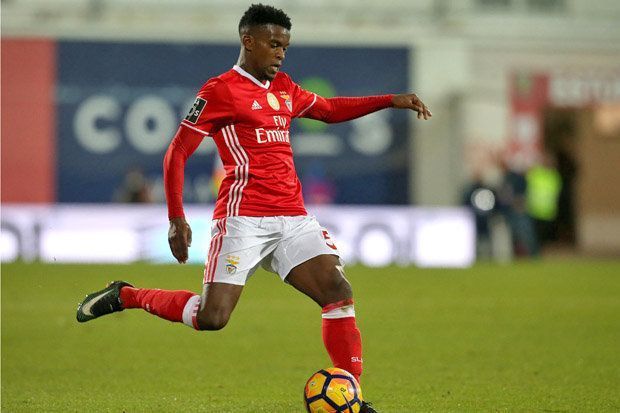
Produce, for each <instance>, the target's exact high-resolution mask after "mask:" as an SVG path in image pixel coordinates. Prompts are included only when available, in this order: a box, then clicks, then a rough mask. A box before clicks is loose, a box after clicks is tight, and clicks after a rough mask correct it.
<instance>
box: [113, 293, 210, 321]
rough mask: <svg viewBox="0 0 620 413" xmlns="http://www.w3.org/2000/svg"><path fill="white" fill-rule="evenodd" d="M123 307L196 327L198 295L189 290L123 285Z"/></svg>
mask: <svg viewBox="0 0 620 413" xmlns="http://www.w3.org/2000/svg"><path fill="white" fill-rule="evenodd" d="M120 298H121V302H122V305H123V308H125V309H127V308H142V309H144V310H146V311H147V312H149V313H151V314H154V315H156V316H158V317H161V318H163V319H165V320H169V321H174V322H183V323H184V324H186V325H187V326H189V327H192V328H196V321H195V320H196V313H197V311H198V307H199V306H200V296H199V295H197V294H196V293H193V292H191V291H184V290H159V289H148V288H131V287H123V288H122V289H121V293H120Z"/></svg>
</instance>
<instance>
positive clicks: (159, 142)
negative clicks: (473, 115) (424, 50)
mask: <svg viewBox="0 0 620 413" xmlns="http://www.w3.org/2000/svg"><path fill="white" fill-rule="evenodd" d="M238 54H239V49H238V46H233V45H204V44H193V43H131V42H126V43H109V42H75V41H61V42H59V43H58V73H57V79H58V81H57V87H56V103H57V135H58V139H57V142H58V148H57V149H58V150H57V159H58V163H57V168H58V170H57V179H58V182H57V188H58V196H57V199H58V201H60V202H111V201H115V200H119V190H120V189H121V188H122V187H123V184H124V182H125V181H126V179H128V177H130V176H131V174H130V172H132V171H134V172H135V171H141V172H142V173H143V174H144V175H145V176H146V177H147V179H148V180H149V181H150V182H152V190H153V199H154V200H155V201H161V200H163V188H162V160H163V156H164V153H165V151H166V149H167V146H168V144H169V142H170V140H171V139H172V137H173V135H174V133H175V131H176V129H177V127H178V124H179V122H180V120H181V119H182V118H183V117H184V116H185V115H186V113H187V111H188V110H189V108H190V107H191V105H192V103H193V101H194V96H195V93H196V92H197V90H198V89H199V88H200V87H201V86H202V84H203V83H204V82H205V81H206V80H208V79H209V78H210V77H213V76H217V75H219V74H220V73H222V72H225V71H227V70H229V69H230V68H231V67H232V65H233V64H234V63H235V62H236V61H237V57H238ZM287 54H288V56H287V59H286V61H285V63H284V68H283V70H284V71H286V72H287V73H289V74H290V75H291V76H292V78H293V79H294V80H295V81H296V82H297V83H299V84H301V85H302V86H303V87H305V88H307V89H309V90H312V91H314V92H317V93H319V94H321V95H323V96H326V97H329V96H361V95H370V94H382V93H399V92H405V91H407V87H408V85H409V79H408V74H409V69H408V60H409V56H408V54H409V51H408V49H406V48H357V47H308V46H295V47H292V48H291V49H290V50H289V52H288V53H287ZM291 132H292V133H291V142H292V145H293V150H294V152H295V156H296V158H295V161H296V165H297V169H298V173H299V175H300V178H301V180H302V183H303V185H304V192H305V193H306V199H307V201H308V202H309V203H350V204H403V203H407V202H408V187H409V184H408V165H409V163H410V151H409V149H408V146H409V145H408V133H409V128H408V117H407V114H406V112H404V111H380V112H377V113H375V114H373V115H369V116H367V117H364V118H360V119H357V120H354V121H351V122H346V123H342V124H333V125H324V124H321V123H320V122H316V121H311V120H305V119H304V120H296V121H294V122H293V124H292V129H291ZM216 156H217V155H216V151H215V146H214V145H213V144H212V142H208V141H207V140H205V142H203V144H202V145H201V147H200V148H199V150H198V152H197V153H195V154H194V155H193V156H192V158H191V159H190V160H189V161H188V164H187V167H186V194H185V199H186V202H201V203H202V202H212V201H213V196H214V193H213V191H212V182H211V176H212V173H213V170H214V166H215V164H216V161H215V159H216Z"/></svg>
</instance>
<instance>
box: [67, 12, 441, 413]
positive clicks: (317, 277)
mask: <svg viewBox="0 0 620 413" xmlns="http://www.w3.org/2000/svg"><path fill="white" fill-rule="evenodd" d="M290 30H291V22H290V19H289V17H288V16H287V15H286V14H285V13H284V12H283V11H282V10H279V9H275V8H273V7H271V6H265V5H262V4H258V5H252V6H251V7H250V8H249V9H248V10H247V11H246V12H245V14H244V15H243V17H242V18H241V21H240V22H239V36H240V41H241V51H240V55H239V60H238V62H237V64H236V65H234V66H233V68H232V69H231V70H229V71H227V72H225V73H223V74H221V75H219V76H217V77H214V78H211V79H209V80H208V81H207V82H206V83H205V84H204V86H203V87H202V88H201V89H200V91H199V92H198V95H197V98H196V101H195V103H194V106H193V107H192V109H191V110H190V112H189V114H188V115H187V117H186V118H185V119H183V120H182V121H181V125H180V126H179V129H178V131H177V133H176V135H175V136H174V139H173V140H172V142H171V144H170V146H169V148H168V151H167V152H166V155H165V158H164V185H165V191H166V199H167V205H168V216H169V220H170V230H169V233H168V241H169V244H170V249H171V251H172V254H173V255H174V257H175V258H176V259H177V260H178V262H179V263H185V262H186V261H187V259H188V247H189V246H190V244H191V240H192V231H191V228H190V226H189V224H188V223H187V221H186V219H185V215H184V210H183V179H184V169H185V163H186V161H187V159H188V158H189V157H190V156H191V155H192V153H193V152H194V151H195V150H196V148H197V147H198V145H199V144H200V142H201V141H202V139H203V138H204V137H209V138H211V139H213V140H214V141H215V143H216V145H217V148H218V152H219V155H220V157H221V159H222V162H223V164H224V168H225V170H226V176H225V178H224V181H223V182H222V186H221V188H220V190H219V194H218V197H217V201H216V204H215V211H214V216H213V224H212V231H211V232H212V236H211V244H210V247H209V253H208V256H207V259H206V264H205V270H204V279H203V290H202V294H201V295H198V294H195V293H194V292H191V291H168V290H159V289H144V288H134V287H133V286H132V285H130V284H129V283H126V282H123V281H115V282H113V283H111V284H110V285H109V286H108V287H107V288H105V289H103V290H100V291H97V292H95V293H92V294H90V295H88V296H87V297H86V298H85V299H84V301H83V302H82V303H81V304H80V305H79V307H78V310H77V319H78V321H80V322H85V321H89V320H92V319H94V318H97V317H100V316H102V315H105V314H109V313H112V312H116V311H122V310H124V309H128V308H142V309H145V310H146V311H148V312H149V313H151V314H154V315H157V316H159V317H161V318H164V319H166V320H170V321H175V322H183V323H185V324H186V325H188V326H189V327H191V328H194V329H196V330H219V329H221V328H223V327H224V326H225V325H226V324H227V323H228V320H229V318H230V315H231V313H232V312H233V310H234V308H235V305H236V304H237V301H238V300H239V297H240V295H241V292H242V290H243V286H244V285H245V283H246V280H247V279H248V278H249V277H250V276H251V275H252V274H253V273H254V271H256V269H257V268H258V267H259V266H262V267H264V268H265V269H267V270H268V271H271V272H274V273H277V274H278V275H279V276H280V278H282V280H283V281H285V282H286V283H288V284H290V285H292V286H293V287H294V288H296V289H297V290H299V291H301V292H302V293H304V294H306V295H307V296H308V297H310V298H311V299H313V300H314V301H315V302H316V303H317V304H318V305H319V306H320V307H321V309H322V323H323V324H322V335H323V342H324V344H325V347H326V349H327V352H328V353H329V355H330V357H331V360H332V362H333V364H334V366H336V367H339V368H343V369H345V370H347V371H349V372H351V373H352V374H353V375H354V376H355V377H356V378H357V379H358V380H359V378H360V375H361V374H362V341H361V336H360V331H359V330H358V328H357V325H356V322H355V311H354V308H353V293H352V290H351V285H350V284H349V282H348V281H347V279H346V278H345V276H344V272H343V264H342V262H341V261H340V258H339V255H340V254H339V252H338V249H337V247H336V245H335V244H334V242H333V240H332V239H331V238H330V235H329V232H328V231H327V230H326V229H324V228H322V227H321V226H320V225H319V223H318V222H317V221H316V220H315V218H313V217H311V216H308V215H307V212H306V209H305V207H304V202H303V199H302V195H301V194H302V191H301V184H300V182H299V179H298V177H297V174H296V172H295V167H294V164H293V153H292V150H291V145H290V135H289V128H290V122H291V119H292V118H298V117H305V118H311V119H318V120H321V121H324V122H328V123H334V122H343V121H347V120H350V119H355V118H358V117H360V116H364V115H366V114H369V113H372V112H375V111H378V110H381V109H385V108H390V107H392V108H402V109H411V110H414V111H416V112H417V117H418V119H428V118H430V117H431V112H430V111H429V110H428V108H427V107H426V106H425V105H424V104H423V103H422V102H421V101H420V99H419V98H418V97H417V96H416V95H415V94H404V95H381V96H366V97H336V98H330V99H325V98H323V97H321V96H318V95H316V94H314V93H311V92H309V91H306V90H304V89H302V88H301V87H300V86H299V85H297V84H296V83H295V82H293V80H291V78H290V77H289V76H288V75H287V74H285V73H284V72H281V71H280V68H281V66H282V63H283V61H284V57H285V55H286V51H287V49H288V47H289V40H290ZM374 411H375V410H374V409H373V408H372V407H370V406H369V405H368V404H367V403H365V404H364V408H363V409H362V412H374Z"/></svg>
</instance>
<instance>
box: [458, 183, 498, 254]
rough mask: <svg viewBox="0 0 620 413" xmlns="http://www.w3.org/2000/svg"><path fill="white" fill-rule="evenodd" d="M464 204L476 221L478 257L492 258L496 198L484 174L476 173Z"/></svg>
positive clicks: (466, 190) (467, 190)
mask: <svg viewBox="0 0 620 413" xmlns="http://www.w3.org/2000/svg"><path fill="white" fill-rule="evenodd" d="M462 204H463V205H464V206H466V207H468V208H469V209H470V210H471V211H472V213H473V214H474V217H475V220H476V255H477V257H478V258H491V257H492V245H491V224H490V219H491V216H492V214H493V212H494V211H495V205H496V196H495V192H494V191H493V189H492V188H491V187H490V186H489V185H486V184H485V183H484V181H483V179H482V173H481V172H480V171H476V172H475V173H474V176H473V179H472V182H471V183H470V184H469V185H468V186H467V187H466V188H465V190H464V192H463V199H462Z"/></svg>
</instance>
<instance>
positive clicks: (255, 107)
mask: <svg viewBox="0 0 620 413" xmlns="http://www.w3.org/2000/svg"><path fill="white" fill-rule="evenodd" d="M262 108H263V107H262V106H261V105H259V104H258V102H257V101H254V103H252V110H259V109H262Z"/></svg>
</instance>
